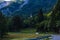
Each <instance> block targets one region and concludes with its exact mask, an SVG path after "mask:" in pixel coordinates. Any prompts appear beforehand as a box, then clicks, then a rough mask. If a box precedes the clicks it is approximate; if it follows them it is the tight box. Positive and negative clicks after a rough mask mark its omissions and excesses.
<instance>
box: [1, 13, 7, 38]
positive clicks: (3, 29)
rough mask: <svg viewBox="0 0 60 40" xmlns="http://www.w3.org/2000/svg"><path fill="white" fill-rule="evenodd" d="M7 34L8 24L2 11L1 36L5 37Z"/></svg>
mask: <svg viewBox="0 0 60 40" xmlns="http://www.w3.org/2000/svg"><path fill="white" fill-rule="evenodd" d="M6 34H7V25H6V18H5V17H4V15H3V14H2V12H0V38H3V37H4V36H5V35H6Z"/></svg>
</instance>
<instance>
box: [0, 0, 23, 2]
mask: <svg viewBox="0 0 60 40" xmlns="http://www.w3.org/2000/svg"><path fill="white" fill-rule="evenodd" d="M2 1H24V0H0V2H2Z"/></svg>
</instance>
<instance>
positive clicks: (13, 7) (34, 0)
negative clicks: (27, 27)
mask: <svg viewBox="0 0 60 40" xmlns="http://www.w3.org/2000/svg"><path fill="white" fill-rule="evenodd" d="M6 2H7V1H6ZM55 3H56V0H28V1H27V0H25V1H23V2H21V3H18V2H8V4H9V5H8V6H5V7H3V9H2V10H1V11H2V12H3V13H4V14H5V15H22V16H30V15H31V14H32V15H34V14H36V13H37V12H38V11H39V9H40V8H42V9H43V12H44V13H46V12H49V11H50V10H51V9H52V8H53V6H54V4H55ZM1 4H3V5H6V3H5V4H4V2H2V3H1ZM22 5H23V6H22ZM21 6H22V7H21ZM0 8H1V7H0Z"/></svg>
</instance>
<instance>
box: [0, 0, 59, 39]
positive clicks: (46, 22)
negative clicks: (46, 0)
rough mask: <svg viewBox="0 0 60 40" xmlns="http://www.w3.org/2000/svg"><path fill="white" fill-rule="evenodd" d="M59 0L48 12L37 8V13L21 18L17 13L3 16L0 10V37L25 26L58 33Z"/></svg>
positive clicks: (44, 31) (37, 30)
mask: <svg viewBox="0 0 60 40" xmlns="http://www.w3.org/2000/svg"><path fill="white" fill-rule="evenodd" d="M59 7H60V0H58V1H57V3H56V5H55V6H54V7H53V9H52V10H51V11H50V12H48V13H45V14H44V13H43V10H42V8H40V9H39V11H38V13H37V15H35V16H32V17H28V18H26V19H25V18H22V17H21V16H19V15H15V16H12V17H11V18H8V17H5V16H4V15H3V13H2V12H1V11H0V38H3V37H4V35H7V33H8V32H20V31H21V30H23V29H25V28H31V29H33V28H35V29H36V32H43V33H46V32H47V33H48V32H53V33H58V34H59V33H60V8H59Z"/></svg>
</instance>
